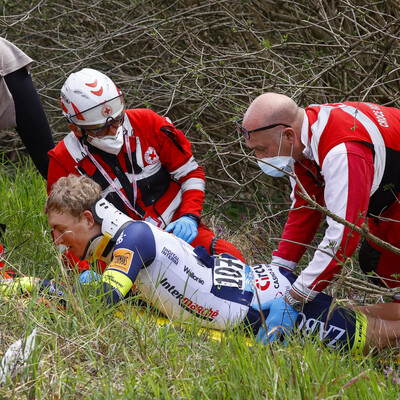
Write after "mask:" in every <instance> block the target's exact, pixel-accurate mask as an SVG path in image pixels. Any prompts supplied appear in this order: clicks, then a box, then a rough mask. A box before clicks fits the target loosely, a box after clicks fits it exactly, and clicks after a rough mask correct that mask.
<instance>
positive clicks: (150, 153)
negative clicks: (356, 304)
mask: <svg viewBox="0 0 400 400" xmlns="http://www.w3.org/2000/svg"><path fill="white" fill-rule="evenodd" d="M159 159H160V157H159V156H158V154H157V152H156V151H155V150H154V148H153V147H149V148H148V149H147V150H146V153H144V160H145V161H146V162H147V164H156V163H157V162H158V160H159Z"/></svg>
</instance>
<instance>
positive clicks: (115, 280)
mask: <svg viewBox="0 0 400 400" xmlns="http://www.w3.org/2000/svg"><path fill="white" fill-rule="evenodd" d="M102 281H103V282H105V283H108V284H109V285H111V286H113V287H115V288H116V289H118V290H119V291H120V293H121V294H122V295H123V296H125V295H126V294H127V293H128V292H129V289H130V288H131V287H132V285H133V282H132V281H131V280H130V279H129V278H128V277H127V276H126V275H125V274H123V273H122V272H118V271H114V270H112V269H106V270H105V271H104V274H103V277H102Z"/></svg>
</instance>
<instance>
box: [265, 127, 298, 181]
mask: <svg viewBox="0 0 400 400" xmlns="http://www.w3.org/2000/svg"><path fill="white" fill-rule="evenodd" d="M282 135H283V131H282V133H281V138H280V141H279V149H278V155H277V156H275V157H265V158H261V159H260V160H257V163H258V166H259V167H260V168H261V170H262V171H263V172H264V174H267V175H269V176H273V177H274V178H279V177H281V176H285V173H284V172H283V171H279V169H276V168H275V167H278V168H280V169H283V170H284V171H286V172H291V171H292V169H293V164H294V162H295V161H294V158H293V157H292V153H293V145H292V150H291V152H290V156H280V155H279V154H280V152H281V145H282ZM261 161H265V162H267V163H269V164H272V165H268V164H264V163H263V162H261Z"/></svg>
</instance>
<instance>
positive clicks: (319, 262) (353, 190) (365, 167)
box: [292, 142, 374, 299]
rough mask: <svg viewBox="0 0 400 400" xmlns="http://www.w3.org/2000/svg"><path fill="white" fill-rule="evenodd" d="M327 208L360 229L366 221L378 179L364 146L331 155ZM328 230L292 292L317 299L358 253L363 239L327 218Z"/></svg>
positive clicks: (354, 144) (327, 171) (327, 160)
mask: <svg viewBox="0 0 400 400" xmlns="http://www.w3.org/2000/svg"><path fill="white" fill-rule="evenodd" d="M322 174H323V176H324V179H325V189H324V197H325V202H326V207H327V208H328V210H330V211H331V212H333V213H334V214H335V215H337V216H339V217H341V218H343V219H345V220H347V221H349V222H351V223H352V224H355V225H357V226H360V225H361V224H362V223H363V222H364V219H365V217H366V214H367V210H368V204H369V196H370V191H371V186H372V181H373V176H374V164H373V156H372V151H371V150H370V149H369V148H368V147H367V146H366V145H365V144H362V143H360V142H347V143H342V144H340V145H338V146H336V147H334V148H333V149H332V150H330V151H329V152H328V154H327V155H326V157H325V159H324V163H323V165H322ZM327 223H328V227H327V229H326V231H325V234H324V237H323V239H322V241H321V242H320V244H319V246H318V249H317V250H316V252H315V254H314V257H313V259H312V261H311V262H310V263H309V265H308V266H307V267H306V268H305V269H304V270H303V271H302V273H301V274H300V275H299V277H298V278H297V280H296V282H295V283H294V284H293V286H292V289H293V290H294V291H295V292H296V293H297V294H298V295H300V296H302V297H303V298H306V299H313V298H315V296H316V295H317V294H318V293H319V292H321V291H322V290H323V289H324V288H325V287H326V286H327V285H328V284H329V283H330V282H331V280H332V279H333V277H334V275H335V274H336V273H338V272H339V271H340V269H341V267H342V266H341V263H343V262H344V261H345V260H346V259H347V258H348V257H350V256H351V255H352V254H353V252H354V251H355V249H356V247H357V244H358V242H359V235H358V234H356V233H355V232H354V231H353V230H352V229H350V228H347V227H345V226H344V225H342V224H340V223H338V222H336V221H334V220H333V219H331V218H330V217H327Z"/></svg>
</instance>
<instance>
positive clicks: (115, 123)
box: [80, 112, 125, 138]
mask: <svg viewBox="0 0 400 400" xmlns="http://www.w3.org/2000/svg"><path fill="white" fill-rule="evenodd" d="M124 119H125V113H124V112H123V113H122V114H121V115H119V116H118V117H116V118H113V117H108V118H107V119H106V122H105V123H104V124H103V125H102V126H100V127H99V128H91V129H88V128H86V127H84V126H82V127H80V128H81V129H84V130H85V132H87V133H90V134H91V135H93V136H96V137H97V138H102V137H104V136H106V135H107V133H108V129H109V128H110V127H114V128H118V127H119V126H120V125H121V124H123V123H124Z"/></svg>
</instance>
